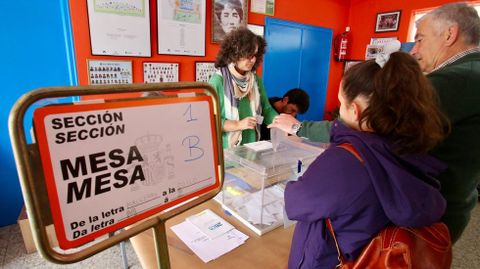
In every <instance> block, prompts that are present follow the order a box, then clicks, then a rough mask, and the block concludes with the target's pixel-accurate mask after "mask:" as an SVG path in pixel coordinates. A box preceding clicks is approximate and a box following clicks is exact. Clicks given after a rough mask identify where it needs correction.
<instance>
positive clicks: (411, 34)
mask: <svg viewBox="0 0 480 269" xmlns="http://www.w3.org/2000/svg"><path fill="white" fill-rule="evenodd" d="M471 5H473V7H474V8H475V9H476V10H477V13H478V14H480V3H471ZM433 9H435V8H430V9H422V10H419V11H414V12H413V20H412V21H411V23H410V31H409V32H408V38H407V41H408V42H414V41H415V33H416V32H417V25H416V24H415V22H416V21H418V20H419V19H420V18H421V17H423V16H424V15H425V14H427V13H428V12H430V11H432V10H433Z"/></svg>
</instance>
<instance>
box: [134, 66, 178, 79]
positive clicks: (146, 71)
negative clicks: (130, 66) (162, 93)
mask: <svg viewBox="0 0 480 269" xmlns="http://www.w3.org/2000/svg"><path fill="white" fill-rule="evenodd" d="M178 72H179V64H178V63H153V62H145V63H143V81H144V82H145V83H157V82H178V81H179V79H178V77H179V75H178Z"/></svg>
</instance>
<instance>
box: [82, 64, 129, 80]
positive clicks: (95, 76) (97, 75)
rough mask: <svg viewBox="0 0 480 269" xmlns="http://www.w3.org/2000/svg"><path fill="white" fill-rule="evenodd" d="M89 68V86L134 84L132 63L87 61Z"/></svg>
mask: <svg viewBox="0 0 480 269" xmlns="http://www.w3.org/2000/svg"><path fill="white" fill-rule="evenodd" d="M87 66H88V84H89V85H107V84H131V83H133V78H132V74H133V73H132V62H131V61H104V60H87Z"/></svg>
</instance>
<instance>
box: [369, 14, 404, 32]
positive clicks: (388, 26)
mask: <svg viewBox="0 0 480 269" xmlns="http://www.w3.org/2000/svg"><path fill="white" fill-rule="evenodd" d="M401 13H402V12H401V11H400V10H396V11H390V12H382V13H378V14H377V20H376V23H375V33H381V32H395V31H398V26H399V25H400V15H401Z"/></svg>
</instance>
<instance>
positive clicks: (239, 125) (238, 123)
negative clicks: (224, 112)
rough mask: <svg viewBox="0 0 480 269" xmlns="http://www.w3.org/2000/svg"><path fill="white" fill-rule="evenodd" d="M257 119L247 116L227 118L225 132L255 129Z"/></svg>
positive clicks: (224, 125)
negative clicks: (235, 118)
mask: <svg viewBox="0 0 480 269" xmlns="http://www.w3.org/2000/svg"><path fill="white" fill-rule="evenodd" d="M256 125H257V119H256V118H255V117H246V118H243V119H241V120H225V122H224V123H223V131H224V132H234V131H241V130H246V129H255V126H256Z"/></svg>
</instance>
